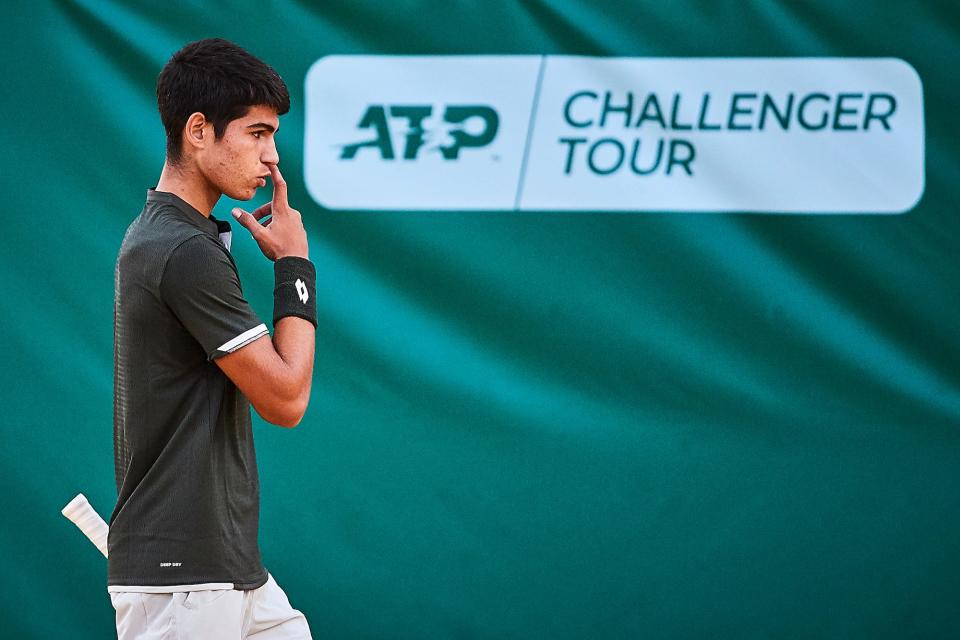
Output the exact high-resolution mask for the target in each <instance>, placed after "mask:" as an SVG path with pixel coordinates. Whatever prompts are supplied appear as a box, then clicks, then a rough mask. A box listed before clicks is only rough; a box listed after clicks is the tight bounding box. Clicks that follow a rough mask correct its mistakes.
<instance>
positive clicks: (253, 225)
mask: <svg viewBox="0 0 960 640" xmlns="http://www.w3.org/2000/svg"><path fill="white" fill-rule="evenodd" d="M230 213H231V214H233V217H234V218H235V219H236V221H237V222H239V223H240V224H241V225H243V226H244V227H246V228H247V231H249V232H250V235H252V236H253V237H254V239H256V238H257V237H258V236H259V235H260V234H261V233H263V227H262V226H260V223H259V222H257V219H256V218H254V217H253V216H252V215H250V214H249V213H247V212H246V211H244V210H243V209H240V208H239V207H237V208H235V209H232V210H231V211H230Z"/></svg>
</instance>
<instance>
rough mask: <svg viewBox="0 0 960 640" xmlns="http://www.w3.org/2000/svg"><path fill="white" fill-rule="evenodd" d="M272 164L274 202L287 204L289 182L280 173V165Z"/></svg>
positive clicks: (271, 175)
mask: <svg viewBox="0 0 960 640" xmlns="http://www.w3.org/2000/svg"><path fill="white" fill-rule="evenodd" d="M269 166H270V178H271V180H273V202H275V203H280V204H283V205H286V204H287V182H286V181H285V180H284V179H283V176H282V175H280V167H278V166H277V165H275V164H271V165H269Z"/></svg>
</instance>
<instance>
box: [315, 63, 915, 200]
mask: <svg viewBox="0 0 960 640" xmlns="http://www.w3.org/2000/svg"><path fill="white" fill-rule="evenodd" d="M306 103H307V104H306V114H307V115H306V140H305V150H304V153H305V162H304V166H305V173H306V176H305V177H306V184H307V188H308V190H309V191H310V194H311V195H312V197H313V198H314V199H315V200H316V201H317V202H318V203H319V204H321V205H323V206H325V207H328V208H333V209H381V210H384V209H404V210H409V209H417V210H424V209H439V210H466V209H480V210H567V211H704V212H730V211H754V212H768V213H902V212H905V211H908V210H910V209H911V208H913V207H914V206H915V205H916V203H917V202H918V201H919V199H920V197H921V195H922V194H923V189H924V121H923V95H922V87H921V84H920V78H919V76H918V75H917V73H916V71H914V69H913V68H912V67H911V66H910V65H909V64H907V63H906V62H904V61H902V60H899V59H895V58H590V57H579V56H330V57H326V58H321V59H320V60H318V61H317V62H316V63H315V64H314V65H313V66H312V67H311V69H310V71H309V72H308V74H307V79H306Z"/></svg>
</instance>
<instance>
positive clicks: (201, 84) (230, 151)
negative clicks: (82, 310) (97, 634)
mask: <svg viewBox="0 0 960 640" xmlns="http://www.w3.org/2000/svg"><path fill="white" fill-rule="evenodd" d="M157 102H158V105H159V110H160V117H161V119H162V120H163V124H164V127H165V129H166V132H167V158H166V162H165V164H164V166H163V172H162V173H161V175H160V181H159V182H158V183H157V187H156V189H150V190H149V191H148V192H147V201H146V205H145V206H144V208H143V211H142V213H141V214H140V215H139V217H137V219H136V220H134V221H133V223H132V224H131V225H130V227H129V229H128V230H127V233H126V235H125V237H124V239H123V244H122V246H121V248H120V254H119V257H118V259H117V269H116V282H115V294H116V297H115V307H114V463H115V471H116V480H117V493H118V499H117V505H116V508H115V509H114V512H113V515H112V516H111V518H110V537H109V563H108V565H109V571H108V584H109V587H108V590H109V592H110V596H111V600H112V602H113V605H114V608H115V609H116V613H117V635H118V637H119V638H120V639H121V640H127V639H132V638H160V637H164V638H166V637H168V636H167V635H165V634H166V633H168V632H171V633H172V632H173V630H176V634H177V635H175V637H178V638H202V639H204V640H211V639H212V640H216V639H219V638H231V639H239V638H247V637H252V638H257V639H260V640H268V639H271V638H309V637H310V630H309V628H308V626H307V622H306V619H305V618H304V616H303V614H302V613H300V612H299V611H297V610H295V609H293V608H292V607H291V606H290V604H289V602H288V601H287V598H286V596H285V595H284V593H283V591H282V590H281V589H280V587H279V586H278V585H277V583H276V582H274V581H273V579H272V577H271V576H270V575H269V574H268V573H267V571H266V570H265V569H264V567H263V565H262V564H261V560H260V550H259V547H258V542H257V532H258V527H259V508H260V505H259V502H260V490H259V481H258V476H257V464H256V459H255V455H254V448H253V434H252V432H251V426H250V404H252V405H253V407H254V408H255V409H256V410H257V412H258V413H259V414H260V415H261V416H262V417H263V418H264V419H265V420H267V421H268V422H272V423H274V424H277V425H281V426H285V427H293V426H295V425H296V424H297V423H298V422H299V421H300V420H301V418H302V417H303V414H304V411H305V410H306V407H307V401H308V399H309V397H310V381H311V377H312V374H313V351H314V331H315V328H316V323H317V315H316V303H315V300H314V295H315V278H316V276H315V272H314V268H313V265H312V263H311V262H310V261H309V260H308V259H307V236H306V233H305V231H304V228H303V224H302V223H301V220H300V214H299V213H298V212H297V211H296V210H294V209H292V208H291V207H290V205H289V204H288V203H287V188H286V184H285V183H284V181H283V178H282V177H281V175H280V170H279V169H278V168H277V163H278V162H279V156H278V154H277V147H276V144H275V141H274V135H275V134H276V132H277V129H278V128H279V116H280V115H282V114H284V113H286V112H287V111H288V110H289V107H290V98H289V95H288V92H287V87H286V85H285V84H284V83H283V80H281V79H280V76H279V75H277V73H276V72H275V71H274V70H273V69H272V68H271V67H269V66H267V65H266V64H264V63H263V62H262V61H260V60H258V59H257V58H255V57H254V56H252V55H250V54H249V53H247V52H246V51H244V50H243V49H241V48H240V47H238V46H236V45H234V44H232V43H230V42H227V41H225V40H220V39H209V40H201V41H199V42H194V43H191V44H188V45H187V46H185V47H184V48H183V49H181V50H180V51H178V52H177V53H175V54H174V55H173V57H172V58H171V59H170V61H169V62H168V63H167V65H166V66H165V67H164V68H163V71H162V72H161V73H160V77H159V79H158V82H157ZM267 176H270V177H271V179H272V182H273V200H272V202H270V203H269V204H267V205H264V206H262V207H260V208H259V209H257V210H256V211H254V212H253V213H252V214H250V213H246V212H243V211H241V210H239V209H235V210H234V211H233V214H234V217H236V218H237V220H238V221H239V223H240V224H241V225H243V226H244V227H246V228H247V229H248V230H249V232H250V233H251V234H252V236H253V238H254V240H256V242H257V243H258V245H259V246H260V249H261V250H262V251H263V254H264V255H265V256H266V257H267V258H269V259H270V260H273V261H274V273H275V280H276V286H275V289H274V310H273V322H274V335H273V337H272V339H271V337H270V334H269V333H268V330H267V327H266V325H265V324H264V323H263V322H262V321H261V320H260V318H258V317H257V315H256V314H255V313H254V311H253V310H252V309H251V308H250V305H249V304H247V301H246V300H245V299H244V296H243V291H242V289H241V287H240V278H239V275H238V273H237V269H236V266H235V264H234V262H233V258H232V257H231V255H230V225H229V224H227V223H225V222H222V221H220V220H217V219H215V218H214V217H213V216H211V215H210V213H211V211H212V209H213V207H214V205H215V204H216V203H217V200H218V199H219V198H220V196H221V194H226V195H228V196H230V197H231V198H234V199H238V200H249V199H250V198H252V197H253V195H254V194H255V193H256V190H257V188H258V187H263V186H265V184H266V178H267ZM170 637H174V636H170Z"/></svg>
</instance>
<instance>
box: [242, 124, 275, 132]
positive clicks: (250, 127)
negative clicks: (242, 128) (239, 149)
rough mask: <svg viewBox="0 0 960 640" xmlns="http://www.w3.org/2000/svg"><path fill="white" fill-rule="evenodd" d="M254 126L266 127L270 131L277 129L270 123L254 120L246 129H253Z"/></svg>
mask: <svg viewBox="0 0 960 640" xmlns="http://www.w3.org/2000/svg"><path fill="white" fill-rule="evenodd" d="M256 127H261V128H263V129H266V130H267V131H269V132H270V133H274V132H276V130H277V127H274V126H273V125H272V124H267V123H266V122H255V123H254V124H248V125H247V129H254V128H256Z"/></svg>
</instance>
